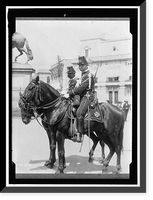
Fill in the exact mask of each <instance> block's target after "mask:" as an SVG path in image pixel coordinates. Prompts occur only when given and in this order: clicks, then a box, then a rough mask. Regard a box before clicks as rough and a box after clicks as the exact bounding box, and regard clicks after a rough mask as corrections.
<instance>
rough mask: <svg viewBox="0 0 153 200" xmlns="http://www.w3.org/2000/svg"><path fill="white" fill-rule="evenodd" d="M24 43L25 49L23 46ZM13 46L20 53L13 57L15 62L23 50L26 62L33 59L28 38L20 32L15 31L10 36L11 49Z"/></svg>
mask: <svg viewBox="0 0 153 200" xmlns="http://www.w3.org/2000/svg"><path fill="white" fill-rule="evenodd" d="M25 45H26V49H27V50H26V49H25V47H24V46H25ZM13 48H17V50H18V51H19V52H20V54H19V55H18V56H16V57H15V62H16V61H17V58H18V57H19V56H21V55H22V54H23V52H24V53H25V54H26V55H27V62H28V61H29V60H33V54H32V50H31V48H30V47H29V44H28V40H27V39H26V38H25V37H24V36H23V35H21V34H20V33H17V32H16V33H14V34H13V36H12V49H13Z"/></svg>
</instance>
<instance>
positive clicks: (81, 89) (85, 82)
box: [74, 70, 94, 97]
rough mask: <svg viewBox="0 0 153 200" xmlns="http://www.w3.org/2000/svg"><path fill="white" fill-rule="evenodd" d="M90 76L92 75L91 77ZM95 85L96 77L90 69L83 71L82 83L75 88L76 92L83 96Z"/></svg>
mask: <svg viewBox="0 0 153 200" xmlns="http://www.w3.org/2000/svg"><path fill="white" fill-rule="evenodd" d="M89 76H90V77H89ZM89 78H90V81H91V88H89ZM93 87H94V77H93V75H92V74H91V73H90V72H89V70H88V71H86V72H82V76H81V83H80V85H79V86H78V87H75V88H74V94H78V95H80V97H83V96H84V95H85V94H86V93H87V91H88V90H89V89H91V90H92V89H93Z"/></svg>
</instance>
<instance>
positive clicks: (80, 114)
mask: <svg viewBox="0 0 153 200" xmlns="http://www.w3.org/2000/svg"><path fill="white" fill-rule="evenodd" d="M92 101H93V99H92V98H90V97H89V98H87V96H84V97H83V98H82V100H81V103H80V106H79V108H78V109H77V112H76V116H77V130H78V132H79V133H82V134H83V132H84V117H85V114H86V112H87V110H88V106H89V105H90V104H91V102H92Z"/></svg>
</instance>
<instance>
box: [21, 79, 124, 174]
mask: <svg viewBox="0 0 153 200" xmlns="http://www.w3.org/2000/svg"><path fill="white" fill-rule="evenodd" d="M69 105H70V100H69V99H66V98H64V97H62V96H61V95H60V93H59V92H58V91H57V90H55V89H54V88H53V87H51V86H50V85H48V84H46V83H44V82H43V81H39V76H37V77H36V78H35V79H33V80H32V81H31V82H30V83H29V85H28V86H27V87H26V89H25V91H24V93H23V94H21V93H20V99H19V107H20V108H21V117H22V121H23V122H24V123H25V124H28V123H29V122H30V121H31V119H32V117H35V116H36V115H39V116H41V118H42V124H43V126H44V128H45V130H46V131H47V134H48V137H49V142H50V158H49V160H48V161H47V162H46V165H49V167H50V168H52V167H53V166H54V163H55V161H56V157H55V150H56V142H57V145H58V157H59V166H58V169H57V171H56V173H63V172H64V168H65V167H66V165H65V149H64V140H65V139H67V138H69V129H70V121H71V120H70V119H69V117H68V112H67V111H68V108H69ZM99 106H100V109H101V112H102V113H103V116H104V118H103V121H102V122H101V123H99V122H96V121H92V120H91V121H90V135H89V136H90V138H91V139H92V140H93V146H92V148H91V151H90V152H89V160H90V159H91V158H92V155H93V153H94V150H95V147H96V145H97V143H98V142H100V144H101V145H102V146H103V147H104V144H103V141H104V142H105V143H106V144H107V145H108V147H109V149H110V152H109V154H108V156H107V157H106V159H104V160H103V171H105V172H107V166H108V164H109V162H110V160H111V158H112V156H113V154H114V153H115V152H116V154H117V165H116V168H117V172H119V171H120V169H121V164H120V157H121V150H122V143H123V128H124V117H123V112H122V111H121V110H120V109H118V108H116V107H114V106H111V105H110V104H108V103H100V104H99ZM84 130H85V134H86V135H88V120H85V123H84Z"/></svg>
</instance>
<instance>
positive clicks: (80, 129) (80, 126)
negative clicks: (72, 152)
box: [77, 118, 84, 142]
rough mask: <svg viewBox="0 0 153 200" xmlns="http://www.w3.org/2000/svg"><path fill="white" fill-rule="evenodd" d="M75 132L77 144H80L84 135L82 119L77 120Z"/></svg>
mask: <svg viewBox="0 0 153 200" xmlns="http://www.w3.org/2000/svg"><path fill="white" fill-rule="evenodd" d="M77 132H78V133H77V135H78V136H77V142H82V141H83V133H84V118H79V119H77Z"/></svg>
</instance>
